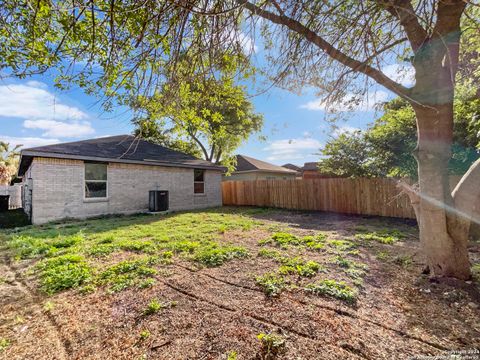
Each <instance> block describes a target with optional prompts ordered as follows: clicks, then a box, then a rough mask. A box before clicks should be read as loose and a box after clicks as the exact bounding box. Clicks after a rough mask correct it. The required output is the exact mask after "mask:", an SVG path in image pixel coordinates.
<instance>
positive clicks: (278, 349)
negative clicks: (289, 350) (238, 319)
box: [257, 333, 286, 360]
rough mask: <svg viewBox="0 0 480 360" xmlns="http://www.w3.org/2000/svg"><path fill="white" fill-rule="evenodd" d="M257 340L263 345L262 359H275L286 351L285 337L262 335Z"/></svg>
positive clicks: (270, 334) (269, 334)
mask: <svg viewBox="0 0 480 360" xmlns="http://www.w3.org/2000/svg"><path fill="white" fill-rule="evenodd" d="M257 339H258V340H260V343H261V346H262V347H261V350H260V354H261V358H262V359H265V360H270V359H275V358H277V357H278V355H280V354H281V353H282V352H283V351H284V350H285V342H286V339H285V337H283V336H281V335H279V334H275V333H267V334H265V333H260V334H258V335H257Z"/></svg>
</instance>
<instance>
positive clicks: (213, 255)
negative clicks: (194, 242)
mask: <svg viewBox="0 0 480 360" xmlns="http://www.w3.org/2000/svg"><path fill="white" fill-rule="evenodd" d="M247 255H248V253H247V250H246V249H245V248H243V247H239V246H221V247H217V246H215V245H213V246H210V247H205V248H200V249H198V250H197V251H196V252H195V255H194V257H193V259H194V260H195V261H197V262H199V263H201V264H203V265H205V266H209V267H214V266H220V265H222V264H223V263H224V262H226V261H229V260H232V259H235V258H244V257H246V256H247Z"/></svg>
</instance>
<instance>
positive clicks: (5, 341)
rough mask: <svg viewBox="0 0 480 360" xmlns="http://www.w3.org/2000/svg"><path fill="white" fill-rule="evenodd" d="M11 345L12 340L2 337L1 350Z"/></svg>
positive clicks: (0, 340) (0, 339)
mask: <svg viewBox="0 0 480 360" xmlns="http://www.w3.org/2000/svg"><path fill="white" fill-rule="evenodd" d="M9 346H10V340H8V339H6V338H0V352H3V351H5V350H6V349H7V348H8V347H9Z"/></svg>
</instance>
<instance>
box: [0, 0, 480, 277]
mask: <svg viewBox="0 0 480 360" xmlns="http://www.w3.org/2000/svg"><path fill="white" fill-rule="evenodd" d="M0 5H1V6H0V20H1V22H2V24H1V27H0V59H1V65H2V67H9V71H11V72H13V73H14V74H16V75H19V76H25V75H26V74H27V73H29V72H32V71H33V72H38V71H44V70H45V69H46V68H49V67H52V66H55V67H56V68H57V69H58V70H59V71H60V73H61V76H60V78H59V81H60V82H62V80H64V83H71V82H72V81H76V82H77V83H79V84H80V85H82V86H85V87H86V88H87V89H88V91H95V89H97V88H100V89H102V90H103V92H104V93H105V95H106V97H107V99H111V98H114V97H115V95H116V94H120V95H121V94H124V93H125V92H131V91H134V92H139V91H141V92H143V93H151V92H152V91H153V90H154V89H155V88H156V87H157V86H158V85H159V83H161V82H162V81H163V76H162V74H161V71H160V72H159V71H158V70H159V69H160V68H163V67H164V66H166V65H172V64H174V63H175V62H176V61H177V60H178V57H179V54H181V53H184V52H185V51H187V52H188V53H189V55H191V56H192V59H197V60H195V61H193V62H192V63H191V66H193V67H198V68H202V67H203V66H204V65H205V63H204V62H203V61H202V60H201V59H202V57H204V56H205V54H207V56H208V58H209V61H208V62H207V65H211V64H213V63H214V62H216V61H221V59H222V57H223V54H224V53H225V52H232V53H236V52H242V53H243V52H244V51H245V50H244V48H245V46H244V45H245V41H244V39H245V35H244V34H242V33H243V32H248V31H250V30H251V31H252V32H253V31H254V30H256V29H258V28H261V34H262V35H263V36H264V37H265V40H264V44H265V46H266V48H267V56H266V60H267V63H268V68H267V69H266V70H267V73H268V75H269V76H270V77H271V78H272V79H273V80H274V81H275V83H276V84H279V85H284V86H286V87H289V88H294V89H298V88H299V87H305V86H313V87H316V88H317V89H318V90H319V92H320V93H324V94H325V93H328V94H329V98H330V100H331V101H335V100H338V99H340V97H342V96H345V95H347V98H349V99H351V98H352V95H351V94H352V93H353V94H354V95H358V94H361V93H363V92H364V91H362V89H365V87H366V85H368V84H369V82H370V83H376V84H377V85H380V86H383V87H384V88H386V89H388V90H390V91H391V92H393V93H395V94H397V95H398V96H400V97H402V98H403V99H405V100H406V101H408V102H409V103H410V104H411V106H412V107H413V109H414V111H415V114H416V119H417V121H416V125H417V135H418V142H417V147H416V150H415V157H416V159H417V163H418V176H419V187H418V189H416V188H412V187H409V186H407V185H405V186H404V189H405V191H406V192H407V193H408V194H409V196H410V198H411V200H412V204H413V206H414V208H415V211H416V214H417V219H418V223H419V228H420V241H421V245H422V247H423V250H424V252H425V255H426V257H427V260H428V264H429V267H430V270H431V271H432V272H433V273H434V274H435V275H437V276H454V277H457V278H461V279H466V278H469V277H470V275H471V273H470V264H469V259H468V252H467V234H468V227H469V224H470V221H471V214H472V210H473V207H474V204H475V201H476V200H477V199H478V197H479V193H480V187H479V186H478V179H479V173H480V161H477V162H476V163H475V164H474V165H472V167H471V168H470V169H469V171H467V173H466V174H465V176H464V177H463V178H462V180H461V181H460V182H459V184H458V185H457V186H456V188H455V190H454V191H453V192H452V193H451V192H450V190H449V183H448V169H447V164H448V162H449V160H450V158H451V146H452V138H453V99H454V92H455V82H456V77H457V73H458V58H459V49H460V43H461V42H462V41H463V40H464V39H466V38H468V37H472V36H478V22H479V15H478V11H479V9H478V6H477V5H478V3H477V2H475V1H473V0H367V1H357V0H332V1H311V0H295V1H293V0H264V1H263V0H262V1H256V0H178V1H158V0H144V1H141V2H138V1H133V0H130V1H127V0H123V1H121V0H108V1H107V0H98V1H96V0H88V1H87V0H76V1H73V2H68V3H67V2H60V1H48V0H39V1H36V2H31V1H27V0H3V1H1V2H0ZM462 18H463V19H464V20H465V19H468V20H469V21H468V24H467V25H465V26H466V27H465V28H464V29H462V28H461V25H460V24H461V22H462ZM259 19H262V21H261V22H260V21H258V20H259ZM464 23H465V21H464ZM253 37H254V36H253ZM242 43H243V44H242ZM79 60H81V63H82V66H81V68H83V70H82V71H80V70H81V69H79V68H80V67H79V66H78V65H74V64H78V61H79ZM399 61H403V62H406V63H408V64H409V65H410V66H412V67H413V69H414V70H415V85H414V86H412V87H406V86H404V85H402V84H401V83H400V82H399V81H398V79H396V77H394V76H390V77H389V76H388V75H387V74H388V72H387V71H385V69H386V66H393V65H394V64H395V63H397V62H399ZM84 64H86V65H84ZM472 64H473V65H472V68H471V69H466V70H467V71H468V70H470V71H472V72H475V71H477V72H478V66H477V65H478V64H476V63H475V62H472ZM171 68H172V70H173V71H174V70H175V66H172V67H171ZM390 69H391V68H390ZM205 71H206V72H208V69H205ZM97 74H99V76H98V77H97V78H96V79H93V78H95V77H96V76H97ZM364 79H367V80H368V81H366V82H365V81H364ZM119 89H122V91H119Z"/></svg>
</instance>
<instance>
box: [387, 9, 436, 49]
mask: <svg viewBox="0 0 480 360" xmlns="http://www.w3.org/2000/svg"><path fill="white" fill-rule="evenodd" d="M378 3H379V4H380V5H383V6H385V9H386V10H387V11H388V12H389V13H390V14H391V15H393V16H394V17H395V18H397V19H398V21H399V22H400V25H402V26H403V29H404V30H405V33H406V34H407V38H408V40H409V41H410V44H411V45H412V49H413V51H414V52H416V51H417V50H418V49H419V48H420V47H421V46H422V45H423V43H424V42H425V40H426V39H427V38H428V34H427V31H426V30H425V29H424V28H423V27H422V25H420V23H419V22H418V18H417V15H416V14H415V10H414V9H413V6H412V3H411V2H410V0H393V1H392V0H389V1H385V0H380V1H378Z"/></svg>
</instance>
